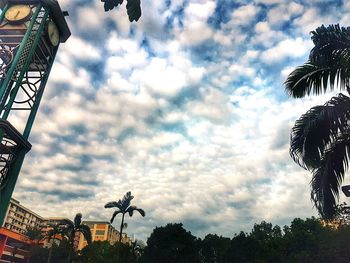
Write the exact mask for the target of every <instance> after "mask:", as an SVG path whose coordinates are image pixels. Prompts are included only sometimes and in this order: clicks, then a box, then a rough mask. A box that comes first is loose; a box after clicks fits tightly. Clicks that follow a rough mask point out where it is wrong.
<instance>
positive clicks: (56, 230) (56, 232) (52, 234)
mask: <svg viewBox="0 0 350 263" xmlns="http://www.w3.org/2000/svg"><path fill="white" fill-rule="evenodd" d="M48 227H49V228H50V230H49V231H48V232H47V235H46V237H47V238H48V242H50V241H51V240H52V244H51V246H50V248H49V256H48V258H47V263H50V261H51V257H52V250H53V246H54V243H55V240H56V238H57V236H62V235H63V229H62V227H61V226H60V225H58V224H49V225H48Z"/></svg>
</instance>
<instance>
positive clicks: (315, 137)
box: [285, 25, 350, 219]
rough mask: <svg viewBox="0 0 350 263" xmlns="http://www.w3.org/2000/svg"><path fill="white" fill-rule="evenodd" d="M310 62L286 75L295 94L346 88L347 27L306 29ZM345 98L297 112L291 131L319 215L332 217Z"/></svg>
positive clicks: (344, 149)
mask: <svg viewBox="0 0 350 263" xmlns="http://www.w3.org/2000/svg"><path fill="white" fill-rule="evenodd" d="M311 35H312V36H311V39H312V41H313V42H314V45H315V46H314V48H313V49H312V50H311V52H310V55H309V60H308V61H307V62H306V63H305V64H304V65H302V66H299V67H297V68H296V69H295V70H294V71H293V72H292V73H290V75H289V76H288V78H287V80H286V82H285V88H286V90H287V92H288V93H289V94H290V96H292V97H295V98H300V97H304V96H306V95H309V94H316V95H318V94H321V93H325V92H326V91H329V90H333V89H334V88H335V87H337V88H339V89H340V90H344V89H346V90H347V91H348V93H349V91H350V89H349V81H350V27H347V28H344V27H340V26H339V25H330V26H328V27H325V26H323V25H322V26H321V27H319V28H317V29H316V30H315V31H312V32H311ZM349 121H350V98H349V97H348V96H347V95H344V94H342V93H340V94H338V95H337V96H335V97H333V98H332V99H331V100H330V101H328V102H327V103H326V104H325V105H321V106H316V107H313V108H311V109H310V110H309V111H308V112H307V113H305V114H304V115H302V116H301V117H300V119H299V120H297V121H296V122H295V125H294V127H293V129H292V132H291V147H290V154H291V156H292V158H293V159H294V161H295V162H297V163H298V164H299V165H300V166H302V167H304V168H305V169H308V170H309V171H311V172H312V180H311V199H312V201H313V202H314V204H315V206H316V208H317V210H318V212H319V213H320V215H321V216H322V217H323V218H324V219H331V218H333V217H334V215H335V210H336V205H337V202H338V199H339V189H340V186H341V183H342V181H343V179H344V175H345V171H346V169H347V168H348V163H349V154H350V126H349Z"/></svg>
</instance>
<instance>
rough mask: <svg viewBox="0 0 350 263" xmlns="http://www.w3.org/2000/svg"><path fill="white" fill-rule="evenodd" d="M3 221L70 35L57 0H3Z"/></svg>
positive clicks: (0, 120) (0, 52)
mask: <svg viewBox="0 0 350 263" xmlns="http://www.w3.org/2000/svg"><path fill="white" fill-rule="evenodd" d="M0 7H1V10H2V12H1V15H0V226H2V224H3V221H4V217H5V215H6V211H7V208H8V205H9V201H10V199H11V196H12V193H13V190H14V188H15V185H16V182H17V178H18V174H19V172H20V169H21V166H22V163H23V160H24V157H25V155H26V153H27V152H28V151H29V150H30V149H31V144H30V143H29V142H28V137H29V134H30V131H31V128H32V126H33V122H34V119H35V115H36V113H37V111H38V107H39V104H40V100H41V98H42V95H43V92H44V89H45V86H46V83H47V80H48V77H49V75H50V70H51V67H52V64H53V62H54V60H55V55H56V53H57V50H58V47H59V44H60V43H62V42H65V41H66V40H67V39H68V38H69V36H70V30H69V28H68V25H67V23H66V20H65V15H67V13H66V12H62V10H61V8H60V6H59V4H58V2H57V1H56V0H8V1H4V0H0Z"/></svg>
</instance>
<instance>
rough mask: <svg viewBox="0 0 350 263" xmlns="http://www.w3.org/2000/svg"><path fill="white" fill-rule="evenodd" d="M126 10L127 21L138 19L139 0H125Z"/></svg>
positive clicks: (139, 14)
mask: <svg viewBox="0 0 350 263" xmlns="http://www.w3.org/2000/svg"><path fill="white" fill-rule="evenodd" d="M127 1H128V3H127V4H126V10H127V13H128V16H129V21H130V22H132V21H136V22H137V21H138V20H139V18H140V17H141V1H140V0H127Z"/></svg>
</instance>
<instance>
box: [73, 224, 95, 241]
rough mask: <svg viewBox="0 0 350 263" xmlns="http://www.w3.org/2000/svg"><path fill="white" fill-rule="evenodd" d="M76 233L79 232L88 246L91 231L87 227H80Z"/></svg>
mask: <svg viewBox="0 0 350 263" xmlns="http://www.w3.org/2000/svg"><path fill="white" fill-rule="evenodd" d="M77 231H79V232H81V233H82V234H83V236H84V238H85V239H86V241H87V243H88V244H89V245H90V244H91V242H92V237H91V230H90V227H89V226H87V225H84V224H82V225H80V226H79V228H77Z"/></svg>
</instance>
